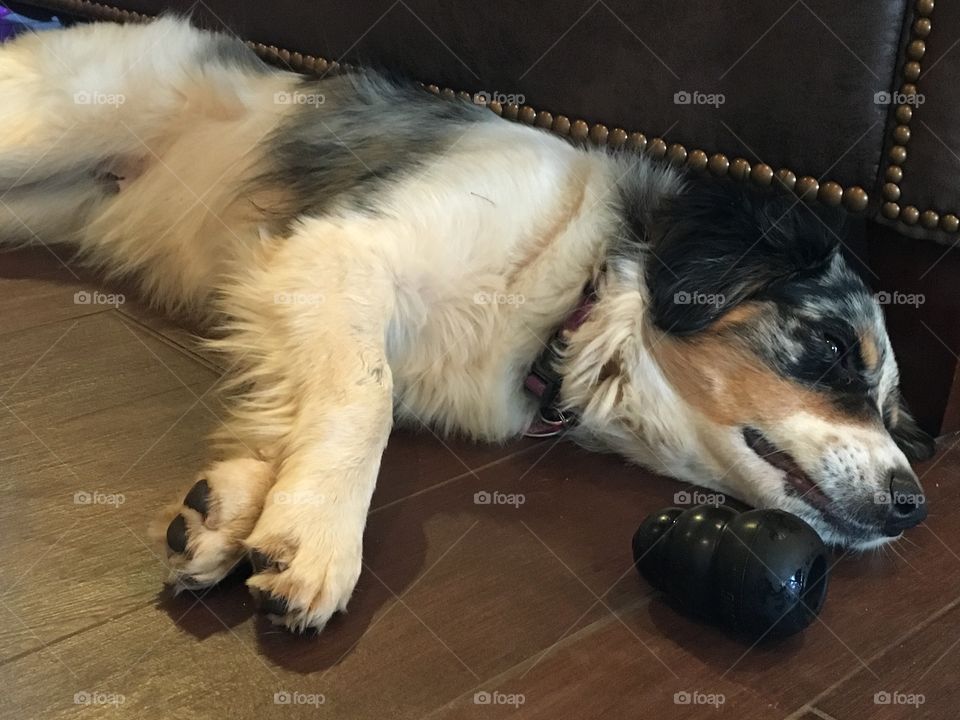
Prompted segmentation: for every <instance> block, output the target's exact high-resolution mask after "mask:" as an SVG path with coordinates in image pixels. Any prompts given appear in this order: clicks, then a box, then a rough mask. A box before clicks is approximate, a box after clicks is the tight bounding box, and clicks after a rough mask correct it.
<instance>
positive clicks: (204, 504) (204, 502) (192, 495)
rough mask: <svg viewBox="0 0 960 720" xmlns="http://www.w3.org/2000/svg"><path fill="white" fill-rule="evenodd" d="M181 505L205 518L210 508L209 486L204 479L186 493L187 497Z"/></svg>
mask: <svg viewBox="0 0 960 720" xmlns="http://www.w3.org/2000/svg"><path fill="white" fill-rule="evenodd" d="M183 504H184V505H186V506H187V507H188V508H190V509H191V510H196V511H197V512H198V513H200V514H201V515H203V516H204V518H206V516H207V511H208V509H209V506H210V485H209V484H207V479H206V478H203V479H202V480H200V481H199V482H197V483H195V484H194V486H193V487H192V488H190V492H188V493H187V496H186V497H185V498H184V499H183Z"/></svg>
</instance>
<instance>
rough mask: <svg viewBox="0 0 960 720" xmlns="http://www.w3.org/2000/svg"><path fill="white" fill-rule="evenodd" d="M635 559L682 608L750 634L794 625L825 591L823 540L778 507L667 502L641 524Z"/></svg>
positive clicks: (786, 631)
mask: <svg viewBox="0 0 960 720" xmlns="http://www.w3.org/2000/svg"><path fill="white" fill-rule="evenodd" d="M633 559H634V563H635V564H636V566H637V569H638V570H639V572H640V574H641V575H642V576H643V577H644V578H646V579H647V580H648V581H649V582H650V584H651V585H653V586H654V587H655V588H657V589H659V590H662V591H663V592H664V593H665V594H666V595H667V596H668V597H669V598H670V599H672V600H673V601H674V603H676V605H678V606H679V608H680V609H681V610H682V611H684V612H686V613H689V614H692V615H696V616H699V617H701V618H704V619H707V620H709V621H711V622H715V623H719V624H721V625H724V626H726V627H728V628H730V629H732V630H734V631H736V632H741V633H745V634H748V635H751V636H754V637H760V636H766V635H772V636H778V637H785V636H787V635H792V634H794V633H796V632H799V631H800V630H802V629H803V628H805V627H806V626H807V625H809V624H810V622H811V621H812V620H813V619H814V617H816V615H817V613H819V612H820V609H821V608H822V607H823V602H824V600H825V598H826V595H827V583H828V579H829V578H828V576H829V568H828V567H827V551H826V548H825V547H824V545H823V541H822V540H821V539H820V536H819V535H818V534H817V532H816V531H815V530H814V529H813V528H812V527H810V526H809V525H808V524H807V523H806V522H804V521H803V520H801V519H800V518H798V517H796V516H795V515H791V514H789V513H786V512H783V511H781V510H750V511H748V512H744V513H738V512H737V511H736V510H734V509H733V508H731V507H727V506H722V505H721V506H713V505H698V506H696V507H693V508H689V509H687V510H682V509H680V508H676V507H671V508H666V509H665V510H662V511H660V512H658V513H654V514H653V515H651V516H649V517H648V518H647V519H646V520H644V521H643V523H642V524H641V525H640V527H639V529H638V530H637V532H636V534H635V535H634V536H633Z"/></svg>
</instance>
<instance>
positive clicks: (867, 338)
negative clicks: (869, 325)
mask: <svg viewBox="0 0 960 720" xmlns="http://www.w3.org/2000/svg"><path fill="white" fill-rule="evenodd" d="M860 356H861V357H862V358H863V364H864V365H866V366H867V370H870V371H871V372H873V371H874V370H876V369H877V366H878V365H879V364H880V349H879V347H878V346H877V340H876V338H875V337H874V335H873V333H871V332H869V331H867V332H865V333H863V335H861V336H860Z"/></svg>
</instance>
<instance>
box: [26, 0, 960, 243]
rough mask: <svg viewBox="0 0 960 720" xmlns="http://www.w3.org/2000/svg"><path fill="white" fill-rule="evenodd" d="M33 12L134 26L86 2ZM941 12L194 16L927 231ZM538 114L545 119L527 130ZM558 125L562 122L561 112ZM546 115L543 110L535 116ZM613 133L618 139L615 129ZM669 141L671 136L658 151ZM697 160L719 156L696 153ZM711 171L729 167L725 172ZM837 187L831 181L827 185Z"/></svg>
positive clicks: (133, 4) (137, 2) (492, 8)
mask: <svg viewBox="0 0 960 720" xmlns="http://www.w3.org/2000/svg"><path fill="white" fill-rule="evenodd" d="M30 4H34V5H40V6H47V7H54V8H61V9H64V8H65V9H70V10H73V11H75V12H78V13H79V14H86V15H90V16H102V17H115V19H123V18H122V17H120V16H119V13H117V12H116V11H115V10H110V9H109V8H106V9H105V8H104V7H103V6H97V5H94V4H92V3H87V2H83V0H46V1H44V2H36V3H30ZM932 5H933V2H932V0H917V3H916V5H915V4H914V3H913V2H908V0H884V2H875V1H873V0H856V1H855V2H847V3H836V2H830V1H829V0H801V1H798V2H791V0H776V1H775V2H769V1H768V2H763V1H761V0H742V1H740V2H726V3H716V2H706V1H705V0H704V1H701V2H696V3H676V2H673V1H672V0H644V1H643V2H637V1H636V0H598V1H593V0H580V1H579V2H575V1H573V0H558V1H555V2H551V3H544V2H532V3H522V4H514V3H496V4H495V3H476V2H474V1H473V0H401V1H400V2H395V1H394V0H370V1H368V2H362V3H351V4H348V5H344V4H343V3H341V2H334V1H333V0H318V1H315V2H310V3H304V2H302V0H276V1H275V2H271V3H265V2H251V1H250V0H241V1H237V0H204V2H203V3H200V4H197V5H196V6H195V8H194V14H195V16H196V18H197V21H198V22H200V23H201V24H203V25H206V26H208V27H211V28H217V29H224V28H225V27H226V28H228V29H229V30H231V31H232V32H235V33H236V34H238V35H240V36H241V37H243V38H244V39H248V40H253V41H257V42H261V43H268V44H271V45H274V46H277V47H279V48H283V49H286V50H290V51H295V52H296V53H298V54H295V55H294V56H293V58H292V60H291V65H294V66H297V65H301V64H302V61H303V60H302V57H301V55H309V56H315V57H320V58H328V59H337V60H341V61H345V62H350V63H354V64H357V63H370V64H374V65H378V66H383V67H388V68H391V69H396V70H399V71H401V72H404V73H406V74H408V75H410V76H412V77H414V78H417V79H420V80H422V81H424V82H426V83H435V84H437V85H439V86H441V87H449V88H453V89H455V90H466V91H468V92H470V93H474V92H478V91H484V92H486V93H491V94H493V93H501V94H503V95H507V96H520V99H519V103H520V104H523V103H526V104H527V105H529V106H532V107H533V108H535V109H536V110H537V111H547V112H549V113H551V114H552V117H553V118H554V121H555V120H556V115H557V114H561V113H562V114H563V115H566V116H568V117H569V118H570V119H571V120H573V119H584V120H586V121H587V123H588V124H589V123H603V124H604V126H605V128H603V129H602V130H600V131H598V133H597V134H596V136H595V139H601V140H606V138H607V132H606V131H607V130H610V131H612V130H613V129H614V128H623V129H625V130H626V131H627V133H630V132H632V131H640V132H642V133H644V134H645V135H646V138H647V140H648V150H652V151H654V152H655V154H662V153H664V152H666V151H667V150H666V149H667V146H668V145H671V144H673V143H679V144H680V145H682V146H683V147H678V148H671V149H670V151H669V152H670V154H671V157H674V159H675V160H677V161H678V162H684V161H687V162H690V163H691V164H694V163H695V164H699V165H703V164H705V158H706V156H710V155H713V154H715V153H722V154H723V155H725V156H726V159H727V160H728V161H729V162H732V161H734V160H735V159H737V158H742V159H743V160H742V161H740V162H739V163H734V164H733V166H732V167H731V168H730V170H729V172H730V173H732V174H735V175H737V176H744V177H745V178H748V177H752V178H753V179H754V180H758V181H759V182H761V183H764V182H769V181H770V180H769V176H770V174H771V172H770V171H771V170H774V171H775V170H778V169H781V168H785V169H788V170H790V171H792V173H793V174H794V175H795V176H796V177H797V178H799V177H801V176H805V175H807V176H812V178H815V179H816V180H819V185H818V183H817V182H815V181H814V180H812V179H811V180H809V181H804V182H806V183H807V185H810V186H812V188H813V189H812V195H814V196H815V195H816V194H817V188H818V187H819V189H820V199H821V200H822V201H825V202H828V203H830V204H836V203H839V202H840V199H841V191H842V190H843V189H846V191H845V192H843V193H842V198H843V202H844V203H845V204H847V206H848V207H850V208H851V209H856V210H862V209H865V210H866V212H867V213H868V214H869V215H872V216H877V217H881V216H882V215H884V214H886V216H887V217H891V218H893V220H900V221H902V220H904V219H908V220H909V219H910V213H906V212H902V211H901V209H900V208H902V207H906V206H907V205H912V206H915V207H916V208H917V212H916V215H917V218H918V220H919V218H920V217H921V213H922V212H923V211H925V210H928V209H933V210H935V211H936V212H937V222H934V223H933V225H934V226H937V225H948V224H949V223H947V221H942V220H941V219H940V218H943V217H944V216H946V215H947V214H949V213H951V212H953V213H956V214H957V215H960V184H958V183H956V182H954V181H953V179H954V178H956V177H957V170H958V169H960V105H958V104H957V103H953V102H951V95H950V88H951V86H955V85H956V83H957V81H958V80H960V78H958V77H957V76H958V75H960V49H957V50H954V49H953V47H952V46H951V44H952V43H953V41H954V39H953V38H952V36H951V33H950V32H949V31H947V28H950V27H960V25H958V22H960V8H958V7H956V6H955V5H954V6H949V5H948V4H946V3H944V4H943V7H942V8H941V7H939V6H938V7H937V9H936V12H935V13H934V12H933V11H932ZM114 6H119V7H122V8H125V9H127V10H131V11H136V12H139V13H144V14H148V15H152V14H156V13H157V12H160V11H161V10H163V9H170V8H173V9H181V10H187V9H189V8H191V7H194V3H193V2H192V1H191V0H171V1H169V2H160V1H158V0H123V1H122V2H121V1H118V2H117V3H114ZM919 6H923V8H922V9H923V12H919V13H918V11H917V7H919ZM111 13H112V14H111ZM920 16H924V17H927V16H929V18H930V20H931V21H932V27H933V29H932V31H931V32H930V33H929V35H928V36H927V37H926V38H925V40H924V42H925V44H926V46H927V47H928V48H929V49H928V50H927V51H926V54H925V55H924V56H923V57H922V59H921V63H922V65H921V66H923V65H926V66H932V67H931V70H930V71H929V77H928V76H927V75H926V74H925V73H923V72H921V74H920V79H919V80H918V82H917V87H918V88H919V92H920V93H922V94H923V95H924V96H925V100H926V102H925V103H924V104H923V105H922V106H919V107H917V108H916V112H915V118H914V119H913V121H912V122H910V123H909V128H908V130H902V129H901V130H899V131H897V132H898V135H897V137H899V138H900V139H901V140H902V139H903V137H904V135H905V133H907V132H909V133H910V134H911V135H912V137H911V139H910V140H909V142H908V144H907V145H906V148H907V150H906V154H907V156H908V158H907V159H906V160H905V161H903V162H902V163H900V164H899V165H900V166H902V178H901V181H900V182H899V184H898V188H899V190H900V194H901V195H902V198H903V201H901V202H897V203H895V204H896V205H897V214H896V215H894V213H893V208H892V206H890V204H889V202H888V205H887V206H886V207H885V206H884V202H885V201H889V199H890V198H889V197H886V196H885V193H886V195H890V196H892V195H893V194H896V193H895V192H894V190H893V189H892V188H889V187H886V188H885V184H886V183H887V182H888V179H889V178H888V177H887V176H886V173H887V172H888V171H887V167H888V165H890V164H891V161H890V159H889V156H890V154H891V149H892V148H893V147H894V146H895V145H898V142H897V141H895V140H894V139H893V133H894V131H895V130H896V128H897V126H898V125H901V124H902V123H900V122H899V121H898V120H897V118H896V116H895V111H896V109H897V108H896V105H894V104H886V103H885V102H884V100H885V97H884V94H890V93H895V92H897V91H899V90H900V89H901V88H902V86H903V83H904V82H905V80H904V78H903V73H904V70H905V63H907V62H909V61H910V58H909V57H907V50H906V48H907V47H908V44H909V43H910V42H912V41H914V40H917V39H918V36H917V35H916V33H915V32H914V28H913V23H914V20H915V19H916V18H917V17H920ZM941 27H942V28H943V30H942V31H941V33H940V34H939V35H938V32H937V29H938V28H941ZM916 50H917V48H916V47H914V48H913V51H916ZM276 55H277V54H276V53H274V58H275V59H276ZM281 55H282V57H283V58H290V56H289V55H288V54H286V53H281ZM941 57H942V60H939V59H938V58H941ZM934 63H936V64H935V65H934ZM295 69H303V68H302V67H295ZM907 89H910V88H907ZM683 93H687V95H684V94H683ZM696 93H700V95H696ZM687 99H689V102H686V103H684V102H683V101H684V100H687ZM513 112H514V113H516V109H515V108H514V110H513ZM521 117H522V116H521ZM534 117H535V114H534V113H533V111H530V113H529V117H528V120H530V121H532V120H533V119H534ZM543 117H545V118H546V120H545V122H546V123H547V124H548V125H549V124H550V116H543ZM541 119H543V118H542V117H541V116H537V122H538V123H539V121H540V120H541ZM554 124H555V125H556V122H554ZM585 133H586V129H585V128H584V134H585ZM609 137H610V140H611V142H612V141H613V138H614V135H613V134H612V133H611V134H610V135H609ZM623 137H625V134H621V135H618V136H617V138H618V140H620V141H622V139H623ZM657 137H663V138H664V139H665V143H659V144H656V145H654V144H653V143H652V142H649V141H651V140H652V139H653V138H657ZM941 141H942V142H941ZM944 144H946V145H947V146H949V147H950V148H952V149H950V150H948V149H947V148H945V147H944ZM694 149H702V150H703V151H705V152H706V156H704V155H703V154H702V153H701V154H698V155H697V156H696V157H694V153H693V152H692V151H693V150H694ZM897 152H900V151H894V155H896V153H897ZM761 163H762V165H760V164H761ZM767 166H769V167H767ZM710 168H711V169H713V170H717V171H719V172H727V169H726V167H724V166H723V164H722V163H720V162H719V161H718V162H717V164H716V167H715V166H714V164H713V163H711V165H710ZM751 168H752V170H751ZM894 175H896V173H895V172H894ZM826 181H833V182H831V183H830V184H829V185H826V186H825V183H826ZM833 183H837V184H838V185H836V184H833ZM894 184H897V183H894ZM800 185H801V184H798V185H797V189H799V188H800ZM807 185H804V187H807ZM859 188H863V190H865V191H866V193H864V192H863V190H859ZM867 194H869V202H867ZM931 219H932V218H931V217H925V218H924V221H929V220H931ZM918 220H916V221H914V223H913V226H912V229H913V230H914V232H920V231H923V232H925V233H926V234H927V235H930V236H934V237H937V238H938V239H941V240H944V239H945V240H948V241H953V240H954V239H956V238H957V234H956V233H955V232H954V233H952V234H947V233H944V232H941V231H935V232H931V231H930V230H923V227H922V225H923V223H922V222H919V221H918ZM928 224H929V223H928Z"/></svg>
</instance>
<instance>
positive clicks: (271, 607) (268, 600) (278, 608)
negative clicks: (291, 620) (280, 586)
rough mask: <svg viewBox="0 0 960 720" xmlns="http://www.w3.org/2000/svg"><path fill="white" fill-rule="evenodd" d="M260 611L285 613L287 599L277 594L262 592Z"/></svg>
mask: <svg viewBox="0 0 960 720" xmlns="http://www.w3.org/2000/svg"><path fill="white" fill-rule="evenodd" d="M260 612H262V613H264V614H266V615H285V614H286V612H287V601H286V600H284V599H283V598H282V597H279V596H277V595H271V594H270V593H263V595H262V596H261V597H260Z"/></svg>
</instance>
